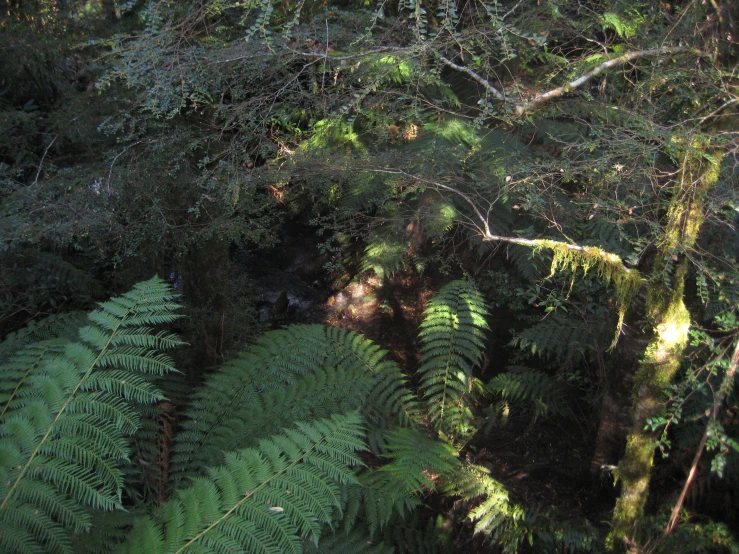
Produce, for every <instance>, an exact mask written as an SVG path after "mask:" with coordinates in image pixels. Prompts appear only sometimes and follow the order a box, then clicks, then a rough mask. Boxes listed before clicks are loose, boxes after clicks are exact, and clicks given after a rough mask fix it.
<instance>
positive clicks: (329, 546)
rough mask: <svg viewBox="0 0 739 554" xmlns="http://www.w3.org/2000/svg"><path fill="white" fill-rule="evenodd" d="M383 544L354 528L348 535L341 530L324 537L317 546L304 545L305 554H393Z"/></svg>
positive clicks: (388, 547) (364, 531) (389, 548)
mask: <svg viewBox="0 0 739 554" xmlns="http://www.w3.org/2000/svg"><path fill="white" fill-rule="evenodd" d="M394 552H395V550H394V549H393V548H392V547H390V546H387V545H386V544H385V543H383V542H379V543H378V542H377V541H374V540H372V538H371V537H370V535H369V533H368V532H367V531H366V530H365V529H357V528H354V529H352V530H351V531H349V532H348V533H345V532H343V531H342V530H341V529H340V530H338V531H335V532H333V533H331V534H329V535H324V536H323V537H321V540H320V541H319V542H318V544H313V543H308V544H306V545H305V553H306V554H394Z"/></svg>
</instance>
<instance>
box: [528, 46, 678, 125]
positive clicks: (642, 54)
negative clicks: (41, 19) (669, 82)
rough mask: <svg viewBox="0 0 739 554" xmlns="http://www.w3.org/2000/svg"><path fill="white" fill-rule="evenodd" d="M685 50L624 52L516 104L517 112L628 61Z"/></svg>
mask: <svg viewBox="0 0 739 554" xmlns="http://www.w3.org/2000/svg"><path fill="white" fill-rule="evenodd" d="M683 51H685V48H683V47H681V46H664V47H662V48H652V49H651V50H638V51H636V52H629V53H627V54H624V55H623V56H619V57H618V58H611V59H610V60H608V61H606V62H603V63H602V64H600V65H599V66H597V67H596V68H595V69H593V70H591V71H589V72H587V73H586V74H585V75H582V76H581V77H578V78H577V79H575V80H574V81H570V82H569V83H567V84H566V85H562V86H561V87H557V88H554V89H552V90H550V91H547V92H544V93H542V94H539V95H537V96H535V97H534V98H532V99H531V100H529V101H528V102H524V103H523V104H519V105H518V106H516V113H517V114H518V115H523V114H524V113H526V112H529V111H531V109H533V108H536V107H537V106H538V105H539V104H543V103H544V102H546V101H547V100H551V99H552V98H557V97H558V96H562V95H563V94H565V93H567V92H572V91H573V90H575V89H577V88H579V87H581V86H582V85H584V84H585V83H587V82H588V81H590V80H591V79H592V78H593V77H597V76H598V75H600V74H601V73H603V72H604V71H606V70H607V69H610V68H612V67H615V66H617V65H623V64H625V63H626V62H630V61H631V60H636V59H638V58H645V57H648V56H658V55H661V54H675V53H677V52H683Z"/></svg>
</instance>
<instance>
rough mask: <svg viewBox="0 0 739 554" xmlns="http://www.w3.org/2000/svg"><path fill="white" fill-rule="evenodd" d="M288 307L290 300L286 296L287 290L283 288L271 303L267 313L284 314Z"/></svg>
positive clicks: (274, 315) (275, 315)
mask: <svg viewBox="0 0 739 554" xmlns="http://www.w3.org/2000/svg"><path fill="white" fill-rule="evenodd" d="M289 307H290V301H289V300H288V298H287V291H286V290H284V289H283V290H281V291H280V294H279V295H278V296H277V299H276V300H275V303H274V304H272V307H271V308H270V309H269V315H271V316H272V317H277V316H281V315H284V314H285V313H286V312H287V309H288V308H289Z"/></svg>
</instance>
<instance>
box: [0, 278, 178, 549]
mask: <svg viewBox="0 0 739 554" xmlns="http://www.w3.org/2000/svg"><path fill="white" fill-rule="evenodd" d="M174 298H175V295H174V294H173V291H172V290H171V288H170V287H169V285H168V284H167V283H166V282H164V281H162V280H161V279H158V278H155V279H152V280H150V281H147V282H144V283H140V284H138V285H136V286H135V287H134V289H133V290H132V291H131V292H129V293H126V294H125V295H123V296H121V297H119V298H115V299H112V300H111V301H109V302H105V303H103V304H101V305H100V309H98V310H95V311H94V312H92V313H90V314H89V316H88V319H89V320H90V321H91V322H92V325H89V326H87V327H84V328H82V329H80V331H79V337H80V339H81V342H69V341H68V340H66V341H65V340H63V339H51V340H47V341H43V342H42V343H38V344H36V345H31V346H29V347H27V348H25V349H23V350H22V351H21V352H19V353H18V356H17V357H16V358H15V359H14V360H12V361H11V363H12V364H15V366H14V367H16V369H17V368H18V367H19V366H18V364H19V363H20V360H21V359H25V360H26V361H27V362H28V363H29V364H30V366H29V367H30V370H29V371H27V372H26V373H24V374H23V375H22V376H21V378H20V379H19V381H18V385H17V386H16V388H15V389H14V390H13V392H12V393H11V395H10V396H9V397H8V399H7V402H6V405H7V409H6V410H5V411H4V412H3V417H2V420H1V421H0V479H1V480H2V482H1V483H0V498H1V499H2V500H1V501H0V527H2V528H3V533H2V534H0V550H3V551H7V552H14V551H16V550H20V551H44V552H72V551H73V548H72V541H71V534H72V533H75V534H78V533H80V532H82V531H84V530H86V529H88V528H89V526H90V522H91V519H90V513H89V510H88V509H89V508H92V509H97V510H112V509H114V508H116V507H120V502H121V500H120V495H121V486H122V472H121V468H120V466H121V464H122V463H123V462H125V461H126V460H127V458H128V452H129V439H128V438H127V436H129V435H131V434H133V433H134V432H135V431H136V429H137V427H138V421H139V417H138V413H137V411H136V410H135V408H134V406H133V404H137V403H151V402H154V401H156V400H158V399H160V398H161V394H160V393H159V391H158V390H157V389H156V388H155V387H154V386H153V385H152V384H151V382H150V380H149V379H148V376H150V375H152V376H153V375H157V374H162V373H166V372H169V371H173V370H174V368H173V367H172V365H171V362H170V360H169V358H167V357H166V356H164V355H162V354H160V353H159V352H157V350H154V348H156V347H159V346H163V347H168V346H175V345H177V344H179V341H177V339H176V338H174V337H172V336H169V335H162V334H159V335H155V336H153V337H152V338H151V339H149V338H146V339H145V338H143V337H144V336H145V335H147V334H149V333H150V329H148V327H146V326H148V325H151V324H156V323H166V322H170V321H173V320H174V319H175V318H176V317H177V316H176V315H175V314H174V313H173V311H174V310H175V309H176V308H177V307H178V305H177V304H176V303H174V301H173V300H174ZM133 337H138V338H133ZM28 356H30V358H29V357H28ZM15 376H16V377H17V376H18V373H17V372H16V373H15ZM4 382H5V381H4ZM3 390H4V391H6V390H7V387H5V385H3ZM19 545H22V548H21V547H19Z"/></svg>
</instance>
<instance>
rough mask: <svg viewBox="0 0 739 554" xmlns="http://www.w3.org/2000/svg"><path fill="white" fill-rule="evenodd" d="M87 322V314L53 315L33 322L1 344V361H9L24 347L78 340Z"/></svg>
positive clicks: (10, 335)
mask: <svg viewBox="0 0 739 554" xmlns="http://www.w3.org/2000/svg"><path fill="white" fill-rule="evenodd" d="M86 321H87V314H86V313H85V312H69V313H65V314H57V315H51V316H49V317H45V318H44V319H41V320H39V321H32V322H31V323H29V324H28V325H27V326H26V327H24V328H23V329H21V330H19V331H15V332H13V333H9V334H8V335H7V336H6V337H5V338H4V339H3V341H2V342H0V360H8V359H10V358H11V357H12V356H14V355H15V354H16V352H17V351H18V350H20V349H21V348H23V347H24V346H27V345H29V344H34V343H37V342H41V341H44V340H49V339H58V338H63V339H70V340H76V338H77V332H78V330H79V328H80V327H82V326H83V325H84V324H85V322H86Z"/></svg>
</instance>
